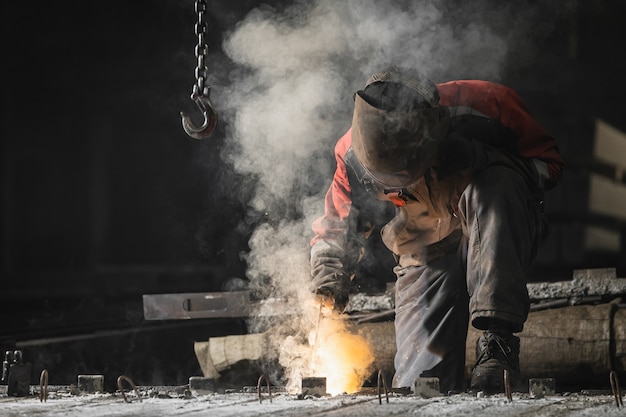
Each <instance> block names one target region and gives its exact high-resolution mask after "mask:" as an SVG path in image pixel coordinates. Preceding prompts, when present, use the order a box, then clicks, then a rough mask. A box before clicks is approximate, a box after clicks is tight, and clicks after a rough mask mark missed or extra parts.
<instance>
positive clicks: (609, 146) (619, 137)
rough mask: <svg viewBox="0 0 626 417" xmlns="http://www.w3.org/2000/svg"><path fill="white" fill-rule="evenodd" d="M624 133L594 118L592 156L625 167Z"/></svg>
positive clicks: (625, 140) (625, 147) (625, 142)
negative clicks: (594, 128)
mask: <svg viewBox="0 0 626 417" xmlns="http://www.w3.org/2000/svg"><path fill="white" fill-rule="evenodd" d="M625 156H626V133H624V132H622V131H620V130H619V129H616V128H615V127H613V126H611V125H610V124H608V123H606V122H604V121H602V120H600V119H596V135H595V140H594V157H595V158H598V159H600V160H601V161H603V162H608V163H610V164H612V165H616V166H619V167H622V168H625V167H626V160H625V158H624V157H625Z"/></svg>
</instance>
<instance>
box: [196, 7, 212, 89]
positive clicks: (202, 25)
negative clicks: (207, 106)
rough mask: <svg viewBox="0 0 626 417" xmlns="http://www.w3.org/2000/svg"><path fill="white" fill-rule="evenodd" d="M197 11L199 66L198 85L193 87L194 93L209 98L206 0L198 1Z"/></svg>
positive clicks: (197, 72)
mask: <svg viewBox="0 0 626 417" xmlns="http://www.w3.org/2000/svg"><path fill="white" fill-rule="evenodd" d="M194 7H195V11H196V13H197V14H198V22H197V23H196V25H195V26H194V29H195V32H196V35H197V36H198V44H197V45H196V48H195V53H196V58H198V65H197V66H196V70H195V75H196V85H194V87H193V91H194V93H197V94H200V95H203V96H208V94H209V89H210V87H209V86H208V85H205V82H206V78H207V72H208V70H207V67H206V64H205V63H204V61H205V59H206V55H207V52H208V47H207V44H206V41H205V39H204V36H205V33H206V22H205V20H204V12H205V11H206V9H207V5H206V0H196V3H195V6H194Z"/></svg>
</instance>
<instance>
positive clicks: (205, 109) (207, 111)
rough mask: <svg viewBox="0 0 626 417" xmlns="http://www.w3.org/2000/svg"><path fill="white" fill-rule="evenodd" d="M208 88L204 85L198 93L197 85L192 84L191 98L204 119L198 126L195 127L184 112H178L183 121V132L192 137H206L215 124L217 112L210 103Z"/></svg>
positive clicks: (211, 131) (209, 134)
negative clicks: (200, 92)
mask: <svg viewBox="0 0 626 417" xmlns="http://www.w3.org/2000/svg"><path fill="white" fill-rule="evenodd" d="M209 93H210V88H208V87H205V88H204V89H203V91H202V94H199V93H198V86H197V85H194V86H193V92H192V93H191V99H192V100H193V101H195V102H196V104H197V105H198V108H200V110H201V111H202V115H203V116H204V121H203V123H202V125H201V126H200V127H196V125H194V123H193V121H192V120H191V118H190V117H189V116H188V115H186V114H185V113H184V112H180V117H181V118H182V122H183V129H185V132H186V133H187V134H188V135H189V136H191V137H192V138H194V139H206V138H208V137H209V136H211V134H212V133H213V131H214V130H215V126H217V113H215V109H213V106H212V105H211V101H210V100H209Z"/></svg>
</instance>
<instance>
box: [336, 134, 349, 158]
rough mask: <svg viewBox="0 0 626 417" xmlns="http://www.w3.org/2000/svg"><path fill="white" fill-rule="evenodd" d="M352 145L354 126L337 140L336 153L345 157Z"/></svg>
mask: <svg viewBox="0 0 626 417" xmlns="http://www.w3.org/2000/svg"><path fill="white" fill-rule="evenodd" d="M351 146H352V128H350V129H348V131H347V132H346V133H345V134H344V135H343V136H342V137H341V138H339V140H338V141H337V143H336V144H335V155H336V156H339V157H341V158H342V159H343V157H344V156H345V155H346V153H347V152H348V150H349V149H350V147H351Z"/></svg>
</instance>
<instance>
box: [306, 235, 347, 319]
mask: <svg viewBox="0 0 626 417" xmlns="http://www.w3.org/2000/svg"><path fill="white" fill-rule="evenodd" d="M334 245H335V242H329V241H324V240H318V241H317V242H316V243H315V244H314V245H313V247H312V248H311V276H312V282H311V284H312V290H313V292H314V293H315V294H316V295H318V296H319V297H320V301H321V302H322V303H323V304H325V305H326V307H329V308H332V309H334V310H336V311H339V312H343V310H344V309H345V308H346V306H347V305H348V301H349V292H350V279H349V278H348V277H347V275H346V274H345V272H344V271H343V262H342V258H343V256H342V255H343V253H344V248H343V247H340V246H337V247H333V246H334Z"/></svg>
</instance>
